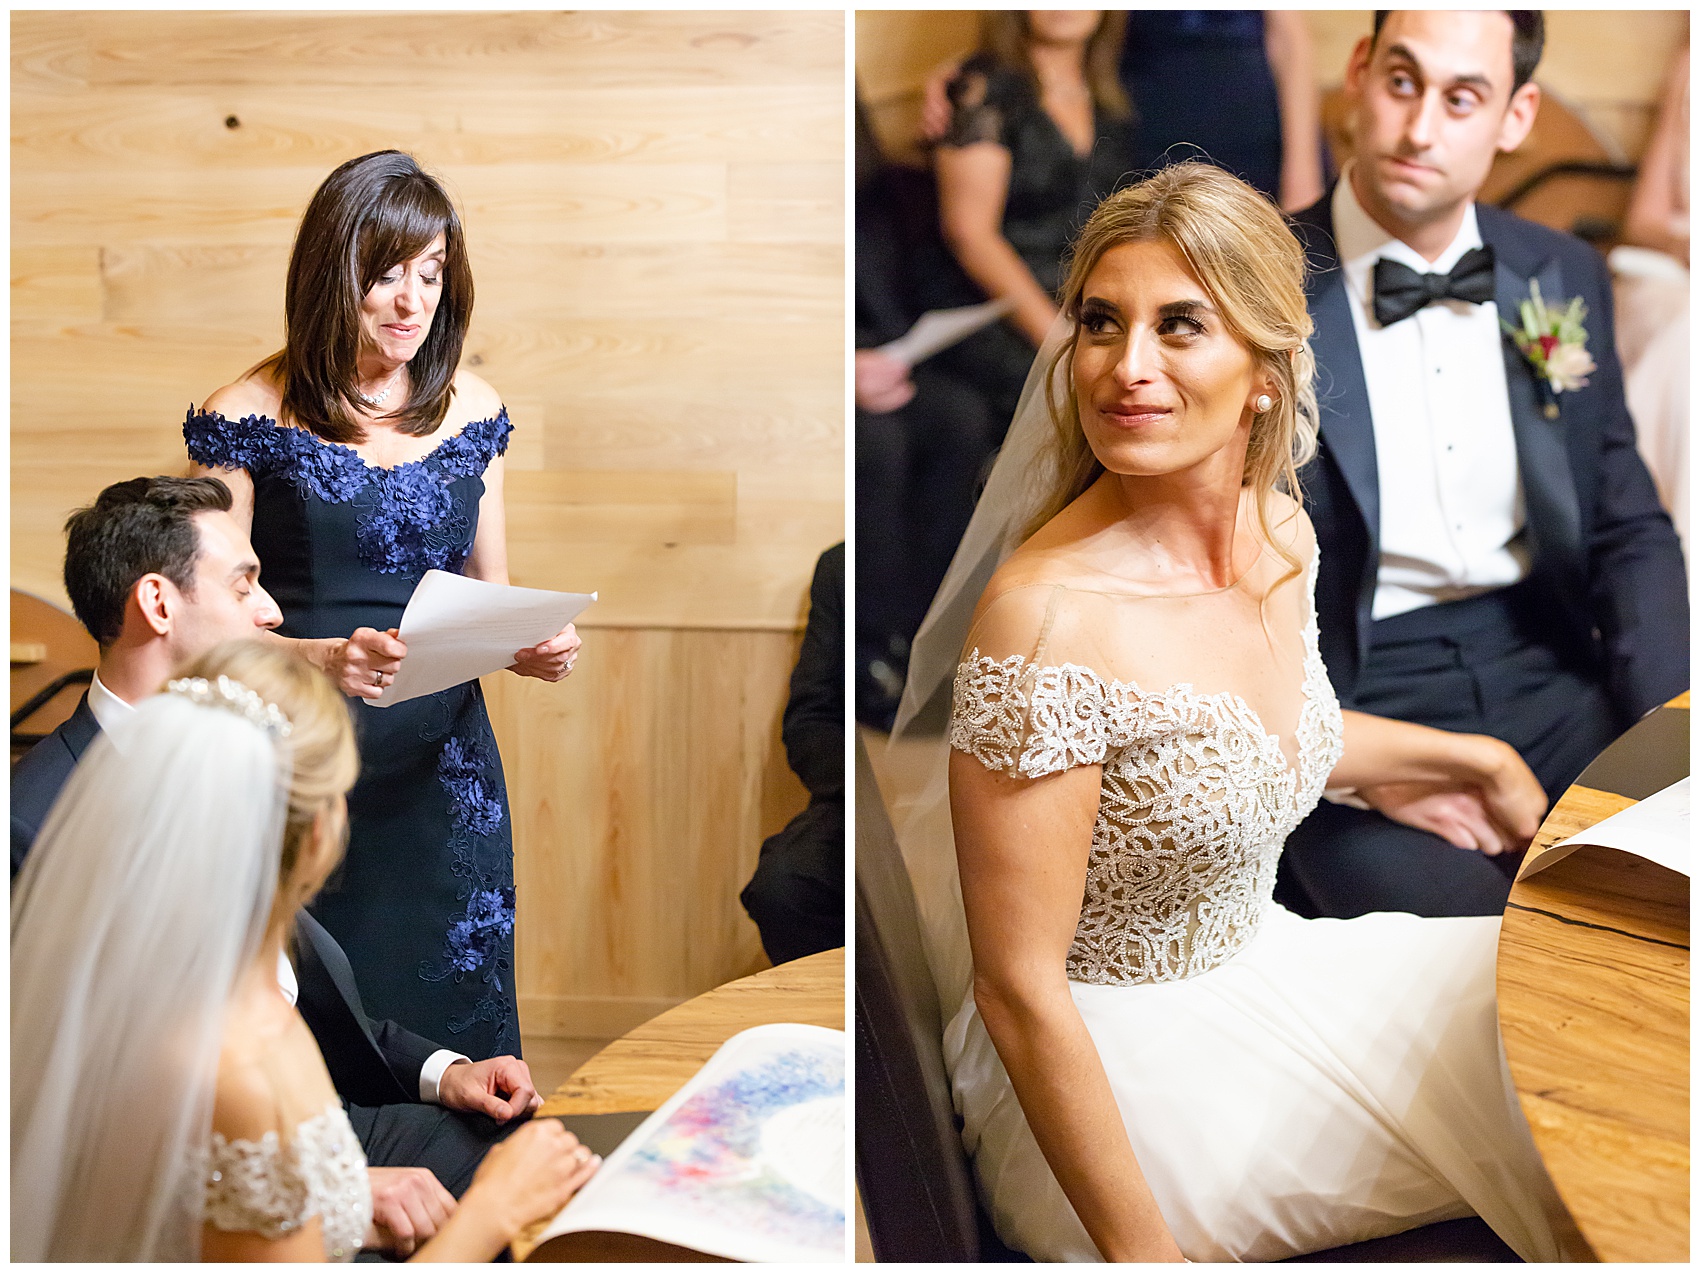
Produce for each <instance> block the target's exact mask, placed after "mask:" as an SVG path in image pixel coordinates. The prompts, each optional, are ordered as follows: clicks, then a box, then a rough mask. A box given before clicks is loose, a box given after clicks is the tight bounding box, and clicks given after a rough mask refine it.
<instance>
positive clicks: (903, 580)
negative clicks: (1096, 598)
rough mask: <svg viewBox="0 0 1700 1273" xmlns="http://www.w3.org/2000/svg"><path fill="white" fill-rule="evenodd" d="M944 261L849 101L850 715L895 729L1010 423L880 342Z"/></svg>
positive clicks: (910, 190)
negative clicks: (921, 634) (852, 300)
mask: <svg viewBox="0 0 1700 1273" xmlns="http://www.w3.org/2000/svg"><path fill="white" fill-rule="evenodd" d="M943 256H944V245H943V243H942V242H940V240H939V234H938V209H937V200H936V199H935V198H934V197H933V194H932V179H931V178H930V177H929V176H927V175H926V174H923V173H916V172H911V171H907V170H902V169H898V168H894V167H893V166H892V165H890V164H887V163H886V162H885V161H884V159H883V157H882V156H881V154H880V150H879V143H878V142H877V141H876V140H875V138H874V133H873V129H872V128H871V127H869V125H868V119H867V113H866V111H865V110H864V109H863V107H862V101H861V98H860V97H859V96H858V97H857V99H856V543H857V550H856V596H857V599H858V604H857V607H856V674H855V683H856V688H855V694H856V719H857V720H859V721H861V722H862V723H863V724H866V725H870V726H872V727H874V728H876V729H889V728H891V720H892V716H893V714H894V713H895V712H896V710H897V700H898V697H899V695H900V694H901V693H902V690H903V677H904V674H905V672H906V671H907V668H908V663H909V642H910V641H911V640H912V639H913V638H914V635H915V630H916V629H917V628H919V627H920V626H921V619H922V617H923V616H924V615H925V614H926V613H927V606H928V604H929V603H930V602H931V601H932V599H933V592H934V591H935V590H936V589H937V588H938V586H939V581H940V580H941V579H943V578H944V572H945V570H946V569H947V568H948V567H949V566H950V558H951V554H953V553H954V552H955V551H956V542H957V540H959V539H961V538H962V532H963V530H964V529H965V528H966V527H967V525H968V519H969V517H971V516H972V515H973V512H974V497H975V494H976V489H977V484H978V480H979V477H980V474H981V472H982V471H983V470H984V468H985V467H986V465H987V463H988V462H989V461H990V458H991V456H992V454H993V452H995V451H996V450H997V446H998V439H999V438H1000V437H1001V436H1002V434H1003V428H1004V426H1005V425H1007V424H1008V423H1009V421H1008V420H1007V419H1005V420H1001V421H996V422H994V421H993V419H992V416H991V411H990V410H989V408H988V407H987V405H986V399H985V396H984V395H983V394H982V393H981V392H980V391H979V389H978V388H977V387H975V386H974V385H973V384H971V383H970V382H968V381H967V380H964V379H962V378H961V377H960V376H956V375H953V374H952V373H951V372H950V371H949V370H948V369H946V368H945V367H944V366H943V364H942V363H941V361H940V360H939V359H938V358H929V359H927V360H925V361H924V362H922V363H921V364H920V365H918V366H915V367H909V366H906V365H905V364H904V363H903V362H901V361H899V360H897V359H894V358H891V357H888V356H887V355H885V354H882V353H880V352H879V349H878V348H877V347H878V346H880V345H884V344H886V343H887V342H889V341H893V340H896V339H897V338H898V337H899V336H901V335H903V333H904V332H906V331H908V330H909V328H910V326H911V325H912V324H913V323H914V322H915V320H916V319H917V318H919V317H920V316H921V307H920V305H919V304H918V303H917V302H916V300H915V296H914V291H913V284H914V280H915V278H916V276H917V274H919V273H923V272H925V271H926V270H927V269H928V264H927V263H928V262H929V261H931V262H935V263H936V262H937V261H938V260H940V259H942V257H943Z"/></svg>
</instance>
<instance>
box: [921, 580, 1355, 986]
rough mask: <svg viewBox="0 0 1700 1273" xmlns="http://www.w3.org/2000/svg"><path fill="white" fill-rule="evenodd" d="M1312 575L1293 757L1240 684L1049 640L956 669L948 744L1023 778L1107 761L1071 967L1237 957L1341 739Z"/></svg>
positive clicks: (1182, 968) (1133, 969)
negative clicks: (1174, 675)
mask: <svg viewBox="0 0 1700 1273" xmlns="http://www.w3.org/2000/svg"><path fill="white" fill-rule="evenodd" d="M1307 574H1308V577H1307V578H1306V580H1305V584H1306V594H1307V602H1306V607H1305V609H1306V622H1305V625H1304V632H1303V651H1304V653H1303V669H1304V670H1303V680H1304V685H1303V696H1302V700H1301V702H1302V705H1301V707H1300V709H1299V713H1298V723H1297V727H1296V742H1297V764H1296V766H1295V765H1290V764H1289V763H1288V760H1287V757H1286V754H1285V752H1284V751H1283V750H1282V746H1281V741H1280V739H1279V738H1278V737H1277V736H1276V735H1274V734H1271V733H1269V732H1268V731H1267V730H1266V729H1265V728H1264V725H1263V722H1262V721H1261V720H1260V719H1259V718H1258V715H1257V713H1256V712H1255V711H1253V710H1252V708H1251V707H1250V705H1249V704H1248V703H1247V702H1246V701H1245V700H1244V699H1243V698H1242V697H1240V696H1239V695H1238V694H1236V693H1233V692H1231V691H1221V692H1217V693H1200V692H1198V691H1197V690H1195V688H1194V687H1193V685H1191V684H1187V683H1175V684H1171V685H1169V686H1168V688H1165V689H1159V690H1147V689H1143V688H1141V687H1140V686H1139V685H1137V684H1135V683H1133V682H1131V681H1126V680H1115V679H1112V678H1110V677H1108V676H1105V675H1102V674H1100V673H1099V672H1097V671H1094V670H1093V669H1092V668H1090V667H1085V666H1081V665H1079V664H1077V663H1073V662H1067V661H1064V662H1059V663H1049V662H1047V661H1046V660H1045V659H1044V657H1043V652H1042V649H1041V651H1040V652H1039V653H1038V654H1037V655H1036V656H1035V657H1033V658H1029V657H1026V656H1023V655H1019V654H1017V655H1012V656H1010V657H1007V658H1002V659H997V658H992V657H987V656H984V655H982V654H981V652H980V649H979V648H978V647H977V646H976V647H975V648H974V649H973V650H972V651H971V652H970V653H969V655H968V657H967V658H966V659H965V660H964V661H963V663H962V664H961V665H960V666H959V667H958V668H957V672H956V684H955V693H954V704H953V709H952V713H951V724H950V736H949V741H950V745H951V746H952V747H954V748H956V749H957V750H959V751H963V752H967V753H969V754H970V755H972V756H974V757H975V758H976V759H977V760H979V761H980V763H982V764H983V765H985V766H986V767H987V768H989V769H992V770H995V771H999V772H1006V773H1009V774H1011V775H1012V776H1013V775H1019V776H1021V777H1025V778H1038V777H1042V776H1044V775H1046V774H1052V773H1058V772H1060V771H1062V770H1065V769H1069V768H1073V767H1076V766H1080V765H1102V766H1103V780H1102V786H1101V794H1100V798H1099V804H1098V812H1097V817H1096V820H1095V822H1094V825H1093V832H1092V847H1091V851H1090V856H1089V858H1088V862H1087V870H1086V887H1085V893H1084V896H1083V898H1082V902H1081V909H1080V919H1079V922H1078V924H1077V926H1076V929H1075V935H1074V941H1073V943H1072V945H1071V947H1070V949H1069V953H1068V975H1069V977H1070V978H1071V979H1072V980H1075V981H1083V982H1092V983H1097V984H1130V983H1137V982H1146V981H1175V980H1180V979H1182V978H1186V977H1190V976H1194V975H1196V974H1198V973H1202V972H1205V971H1208V970H1209V969H1211V968H1213V967H1215V966H1216V965H1218V964H1220V963H1222V962H1223V961H1224V960H1226V959H1228V958H1230V957H1231V956H1232V955H1233V954H1234V953H1235V952H1236V951H1238V950H1239V949H1240V948H1241V947H1242V946H1244V945H1245V944H1246V942H1248V941H1249V940H1250V939H1251V937H1252V935H1253V934H1254V933H1255V932H1256V931H1257V927H1258V923H1259V920H1260V919H1261V917H1262V915H1263V913H1264V911H1265V909H1266V908H1267V907H1268V906H1269V905H1270V898H1271V894H1272V893H1273V891H1274V887H1275V867H1276V863H1277V861H1278V860H1279V858H1280V854H1281V846H1282V845H1283V843H1284V842H1285V841H1286V838H1287V836H1288V835H1289V834H1290V833H1291V832H1292V830H1293V828H1295V827H1296V826H1297V825H1298V824H1299V822H1300V821H1301V820H1302V819H1303V818H1304V816H1305V815H1306V814H1307V813H1309V812H1310V810H1311V809H1312V808H1313V807H1314V806H1315V804H1316V801H1317V799H1318V798H1319V797H1320V796H1321V794H1322V788H1323V785H1324V782H1325V780H1326V779H1327V777H1328V775H1329V773H1330V772H1331V771H1332V770H1333V768H1334V766H1335V764H1336V763H1337V762H1338V761H1339V758H1340V752H1341V746H1342V737H1341V718H1340V709H1339V704H1338V703H1337V701H1336V700H1335V697H1334V692H1333V688H1332V687H1331V686H1330V684H1329V681H1328V674H1327V671H1326V669H1325V668H1324V666H1323V663H1322V657H1321V655H1320V653H1319V652H1318V650H1317V627H1316V611H1315V605H1314V601H1311V600H1309V591H1310V589H1311V588H1313V587H1314V583H1315V559H1314V557H1313V558H1312V561H1311V563H1310V568H1309V571H1308V572H1307ZM1059 591H1060V590H1059ZM1055 604H1056V603H1055V602H1053V603H1052V607H1053V609H1054V607H1055ZM1047 623H1048V621H1047ZM1289 631H1290V630H1289ZM1041 646H1042V643H1041Z"/></svg>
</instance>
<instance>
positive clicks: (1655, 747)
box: [1498, 694, 1689, 1262]
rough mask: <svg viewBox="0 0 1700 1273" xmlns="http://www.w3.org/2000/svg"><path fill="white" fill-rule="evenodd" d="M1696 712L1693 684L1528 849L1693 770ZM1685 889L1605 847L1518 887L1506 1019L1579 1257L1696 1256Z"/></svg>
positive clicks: (1503, 1005) (1506, 946) (1510, 932)
mask: <svg viewBox="0 0 1700 1273" xmlns="http://www.w3.org/2000/svg"><path fill="white" fill-rule="evenodd" d="M1675 713H1679V715H1677V714H1675ZM1687 715H1688V696H1687V695H1686V694H1684V695H1683V696H1682V697H1681V698H1679V699H1676V700H1673V701H1672V703H1670V704H1668V705H1667V706H1665V707H1662V708H1660V709H1659V710H1658V711H1657V712H1655V713H1653V715H1651V716H1649V717H1648V718H1647V719H1646V720H1645V721H1643V722H1642V723H1641V724H1640V725H1637V726H1636V727H1635V729H1634V730H1632V731H1630V733H1628V734H1626V735H1625V736H1624V737H1623V738H1620V739H1619V740H1618V741H1617V742H1616V743H1613V744H1612V746H1611V747H1610V748H1607V750H1606V752H1605V753H1603V754H1602V755H1601V757H1600V759H1599V760H1598V761H1596V762H1595V763H1594V764H1593V765H1591V766H1589V768H1588V770H1587V771H1586V772H1585V773H1584V774H1583V775H1582V778H1581V779H1579V780H1578V781H1577V783H1576V784H1575V785H1574V786H1572V787H1571V788H1570V790H1569V791H1567V792H1565V794H1564V797H1563V798H1562V799H1561V800H1560V801H1559V802H1558V803H1557V804H1556V805H1555V806H1553V809H1552V812H1551V813H1550V814H1548V815H1547V820H1546V822H1545V823H1544V824H1542V826H1541V830H1540V833H1539V834H1538V835H1537V836H1536V837H1535V842H1534V844H1533V845H1532V846H1531V847H1530V850H1529V864H1533V863H1534V862H1535V861H1536V860H1537V858H1538V857H1539V855H1541V854H1542V853H1543V852H1544V851H1545V850H1546V849H1547V848H1548V847H1550V846H1551V845H1553V844H1555V843H1557V842H1558V841H1560V840H1563V839H1566V838H1568V837H1569V836H1572V835H1575V834H1576V833H1577V832H1579V831H1583V830H1585V829H1586V828H1588V827H1590V826H1592V825H1593V824H1594V823H1596V822H1599V821H1600V820H1602V819H1603V818H1606V817H1609V816H1610V815H1612V814H1613V813H1616V812H1618V811H1619V810H1620V809H1625V808H1628V807H1629V806H1630V805H1632V804H1634V803H1636V800H1637V799H1644V798H1645V797H1646V796H1648V795H1651V794H1652V792H1653V790H1657V789H1658V788H1659V787H1662V786H1664V785H1668V783H1667V782H1666V781H1665V780H1666V779H1668V780H1670V781H1674V780H1675V778H1672V777H1671V775H1672V774H1674V775H1675V777H1677V778H1680V777H1681V776H1682V775H1684V774H1686V773H1687V771H1688V744H1687ZM1679 740H1680V741H1679ZM1651 782H1656V783H1657V786H1651V787H1650V786H1649V783H1651ZM1595 783H1597V784H1598V785H1591V784H1595ZM1626 792H1628V793H1629V794H1625V793H1626ZM1524 869H1525V871H1527V869H1528V867H1527V865H1526V866H1525V868H1524ZM1688 892H1689V881H1688V878H1687V877H1686V876H1683V875H1680V874H1678V873H1677V872H1675V871H1670V870H1667V869H1665V868H1664V867H1661V866H1656V865H1654V864H1653V863H1651V862H1648V861H1646V860H1645V859H1642V858H1638V857H1635V856H1634V855H1633V854H1628V853H1622V852H1619V851H1617V850H1615V849H1604V848H1587V849H1580V850H1577V851H1576V852H1574V853H1572V854H1571V855H1570V856H1568V857H1566V858H1563V859H1562V860H1560V861H1557V862H1555V863H1553V864H1552V865H1550V866H1548V867H1546V868H1545V869H1543V870H1541V871H1539V872H1537V873H1536V874H1534V875H1532V876H1528V877H1527V878H1524V879H1522V880H1519V881H1518V882H1517V883H1516V884H1514V885H1513V886H1512V889H1511V899H1510V902H1509V903H1508V904H1507V906H1506V910H1505V921H1504V925H1503V927H1502V928H1501V930H1500V938H1499V966H1498V975H1499V1024H1500V1031H1501V1033H1502V1034H1503V1035H1504V1038H1505V1052H1506V1057H1507V1059H1508V1060H1509V1061H1510V1064H1511V1074H1512V1078H1513V1080H1514V1082H1515V1083H1516V1087H1517V1095H1518V1098H1519V1100H1520V1101H1521V1102H1522V1106H1523V1112H1524V1114H1525V1115H1526V1116H1527V1118H1528V1120H1529V1126H1530V1129H1531V1130H1532V1131H1533V1133H1534V1137H1535V1144H1536V1147H1537V1148H1538V1149H1539V1150H1540V1153H1541V1159H1542V1161H1543V1162H1545V1164H1546V1167H1547V1171H1548V1174H1550V1175H1551V1177H1552V1180H1553V1184H1554V1185H1556V1186H1557V1188H1558V1192H1559V1196H1560V1197H1562V1198H1563V1199H1564V1202H1565V1205H1566V1206H1567V1207H1568V1208H1569V1211H1570V1214H1571V1217H1572V1218H1573V1219H1574V1221H1575V1224H1576V1229H1577V1232H1575V1233H1572V1234H1569V1235H1567V1237H1568V1239H1569V1241H1568V1242H1567V1246H1568V1247H1570V1248H1571V1252H1570V1253H1571V1254H1572V1255H1573V1256H1574V1257H1575V1258H1580V1259H1597V1260H1603V1261H1614V1262H1615V1261H1652V1260H1671V1261H1684V1262H1686V1261H1687V1259H1688V1087H1689V1077H1688Z"/></svg>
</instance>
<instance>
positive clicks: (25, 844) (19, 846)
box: [12, 813, 36, 880]
mask: <svg viewBox="0 0 1700 1273" xmlns="http://www.w3.org/2000/svg"><path fill="white" fill-rule="evenodd" d="M35 832H36V829H35V828H34V827H32V826H30V825H29V824H28V823H26V822H25V821H24V820H23V819H22V818H20V817H18V815H17V814H15V813H14V814H13V815H12V878H13V879H14V880H15V879H17V878H18V872H19V871H21V870H23V868H24V859H25V858H26V857H28V856H29V851H30V845H32V844H34V843H35Z"/></svg>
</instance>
